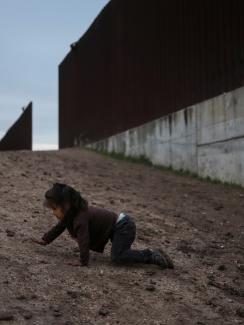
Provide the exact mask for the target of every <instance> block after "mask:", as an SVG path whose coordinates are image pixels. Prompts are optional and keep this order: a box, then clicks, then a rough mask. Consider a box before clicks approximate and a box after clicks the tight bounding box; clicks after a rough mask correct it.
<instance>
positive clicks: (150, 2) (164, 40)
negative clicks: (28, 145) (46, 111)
mask: <svg viewBox="0 0 244 325" xmlns="http://www.w3.org/2000/svg"><path fill="white" fill-rule="evenodd" d="M242 85H244V1H243V0H140V1H139V0H112V1H111V2H110V3H109V4H108V5H107V6H106V7H105V8H104V10H103V11H102V12H101V13H100V15H99V16H98V17H97V18H96V20H95V21H94V23H93V24H92V25H91V27H90V28H89V30H88V31H87V32H86V33H85V35H84V36H83V37H82V38H81V39H80V40H79V41H78V42H77V44H76V45H74V46H73V49H72V50H71V51H70V53H69V54H68V55H67V56H66V58H65V59H64V60H63V62H62V63H61V64H60V66H59V144H60V147H61V148H63V147H69V146H73V145H74V144H75V143H77V142H78V143H84V142H92V141H96V140H98V139H101V138H105V137H107V136H110V135H112V134H116V133H118V132H122V131H124V130H126V129H129V128H132V127H135V126H138V125H140V124H143V123H145V122H148V121H150V120H153V119H155V118H159V117H161V116H164V115H166V114H168V113H170V112H174V111H177V110H180V109H182V108H184V107H187V106H189V105H192V104H194V103H198V102H201V101H203V100H205V99H208V98H211V97H214V96H216V95H218V94H220V93H223V92H226V91H230V90H232V89H234V88H237V87H240V86H242Z"/></svg>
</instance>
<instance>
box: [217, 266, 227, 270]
mask: <svg viewBox="0 0 244 325" xmlns="http://www.w3.org/2000/svg"><path fill="white" fill-rule="evenodd" d="M218 270H220V271H225V270H226V266H225V265H223V264H222V265H219V266H218Z"/></svg>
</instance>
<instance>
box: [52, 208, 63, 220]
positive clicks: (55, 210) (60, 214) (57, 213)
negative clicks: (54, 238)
mask: <svg viewBox="0 0 244 325" xmlns="http://www.w3.org/2000/svg"><path fill="white" fill-rule="evenodd" d="M52 211H53V214H54V216H55V217H56V218H57V219H59V220H64V217H65V211H64V209H63V208H62V207H60V206H58V205H57V206H53V207H52Z"/></svg>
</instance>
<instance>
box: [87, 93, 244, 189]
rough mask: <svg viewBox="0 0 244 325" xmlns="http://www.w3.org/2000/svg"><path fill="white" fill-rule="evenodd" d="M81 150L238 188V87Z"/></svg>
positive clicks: (241, 165) (243, 116) (243, 160)
mask: <svg viewBox="0 0 244 325" xmlns="http://www.w3.org/2000/svg"><path fill="white" fill-rule="evenodd" d="M87 147H88V148H93V149H96V150H98V151H99V150H102V151H107V152H115V153H120V154H123V155H125V156H132V157H140V156H143V157H145V158H147V159H149V160H150V161H151V162H152V163H153V164H155V165H162V166H168V167H173V168H174V169H176V170H184V171H190V172H192V173H195V174H198V175H199V176H202V177H210V178H212V179H217V180H221V181H225V182H229V183H235V184H240V185H242V186H244V87H242V88H239V89H236V90H234V91H232V92H228V93H225V94H222V95H220V96H217V97H215V98H212V99H210V100H206V101H203V102H201V103H199V104H196V105H193V106H190V107H187V108H185V109H182V110H180V111H177V112H175V113H172V114H169V115H168V116H165V117H162V118H160V119H156V120H154V121H151V122H148V123H146V124H144V125H141V126H139V127H136V128H133V129H129V130H127V131H125V132H122V133H120V134H117V135H114V136H111V137H108V138H106V139H103V140H100V141H98V142H95V143H93V144H90V145H87Z"/></svg>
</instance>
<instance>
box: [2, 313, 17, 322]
mask: <svg viewBox="0 0 244 325" xmlns="http://www.w3.org/2000/svg"><path fill="white" fill-rule="evenodd" d="M13 319H14V316H13V314H12V313H10V312H7V311H0V321H2V320H5V321H10V320H13Z"/></svg>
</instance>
